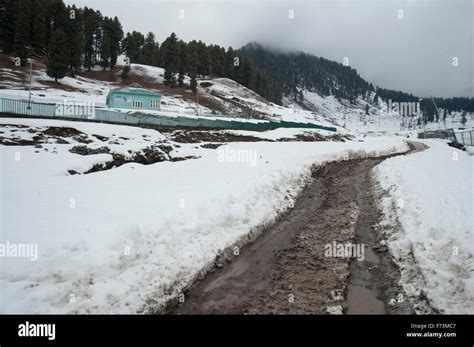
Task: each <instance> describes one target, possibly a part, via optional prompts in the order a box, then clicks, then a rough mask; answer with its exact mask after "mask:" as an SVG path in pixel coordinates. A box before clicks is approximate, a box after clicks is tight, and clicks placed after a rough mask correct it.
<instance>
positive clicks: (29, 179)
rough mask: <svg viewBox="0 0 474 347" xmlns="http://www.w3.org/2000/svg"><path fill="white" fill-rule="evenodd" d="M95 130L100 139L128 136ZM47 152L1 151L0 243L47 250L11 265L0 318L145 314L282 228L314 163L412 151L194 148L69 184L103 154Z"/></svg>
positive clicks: (334, 146) (7, 263)
mask: <svg viewBox="0 0 474 347" xmlns="http://www.w3.org/2000/svg"><path fill="white" fill-rule="evenodd" d="M16 121H17V122H24V123H25V124H28V122H29V121H31V120H16ZM40 121H42V120H34V122H40ZM43 121H45V120H43ZM5 122H6V123H9V122H10V121H9V120H6V121H5ZM45 122H46V121H45ZM48 122H50V121H48ZM65 123H68V122H65ZM35 125H38V123H35ZM68 125H69V123H68ZM73 125H74V126H78V124H77V123H74V124H73ZM89 126H91V125H86V127H89ZM93 126H94V127H95V128H94V134H99V135H100V134H102V132H104V133H105V134H109V133H110V132H111V131H113V133H114V134H117V133H118V131H119V130H117V129H119V128H120V126H111V125H102V124H94V125H93ZM78 127H79V126H78ZM111 127H114V129H115V130H111ZM79 128H80V129H81V130H83V131H85V130H86V129H84V128H82V127H79ZM124 128H129V127H124ZM135 129H136V131H143V132H144V133H147V132H149V131H150V130H146V129H139V128H135ZM128 137H130V134H129V135H128ZM44 146H55V147H56V151H57V153H56V154H55V153H51V151H50V152H45V151H43V150H40V151H38V152H39V153H36V152H37V151H35V149H34V148H32V147H28V146H22V147H20V146H0V151H1V162H2V165H1V200H0V201H1V208H0V213H1V219H0V220H1V222H0V223H1V224H0V226H1V230H2V232H1V235H0V241H1V242H2V243H6V242H10V243H16V244H19V243H26V244H36V245H37V246H38V259H37V260H36V261H31V260H30V259H26V258H4V259H2V268H1V274H0V288H1V295H0V308H1V309H0V311H1V312H3V313H6V312H8V313H136V312H147V310H149V309H153V308H156V307H158V306H160V305H162V304H163V303H164V302H165V301H166V300H167V299H169V298H170V297H173V296H176V295H178V293H179V291H180V290H181V289H182V288H183V287H184V286H186V285H187V284H188V283H189V281H190V280H191V279H192V278H193V277H194V276H195V275H196V274H197V273H198V272H199V271H200V270H201V269H203V268H205V267H206V266H208V265H209V264H211V263H212V262H213V261H214V259H215V257H216V255H217V254H218V252H219V251H220V250H223V249H224V248H226V247H229V246H232V245H233V244H234V243H235V242H236V241H238V240H239V239H241V238H243V237H245V236H246V235H247V234H248V233H249V232H250V231H251V230H252V229H254V228H255V227H258V226H261V225H265V224H268V223H271V222H273V221H274V220H275V218H276V216H277V215H278V212H279V211H281V210H284V209H286V208H288V207H289V206H290V205H291V203H292V199H294V198H295V197H296V196H297V194H298V193H299V191H300V190H301V187H302V186H303V185H304V184H305V183H307V182H308V180H310V177H311V176H310V172H311V165H312V164H314V163H322V162H324V161H327V160H334V159H338V158H342V157H344V155H345V154H344V153H345V152H346V151H348V150H352V151H364V152H374V153H382V152H383V153H385V152H393V151H404V150H406V149H407V147H406V144H405V143H404V142H403V141H402V140H401V139H400V138H388V137H387V138H383V137H380V138H371V139H366V140H365V141H364V142H358V141H357V142H344V143H341V142H338V143H335V142H318V143H303V142H293V143H267V142H257V143H232V144H231V145H226V146H222V147H220V148H219V149H217V150H212V149H204V148H199V149H196V152H198V153H199V155H200V156H201V158H200V159H196V160H186V161H181V162H161V163H157V164H153V165H147V166H142V165H139V164H126V165H122V166H120V167H118V168H115V169H112V170H107V171H102V172H96V173H93V174H88V175H74V176H68V175H67V174H66V173H65V169H66V168H67V167H68V166H72V167H74V165H79V164H81V163H82V164H84V162H83V161H84V160H94V158H95V157H96V156H94V155H92V156H88V157H86V158H85V157H82V156H79V155H74V154H71V153H69V152H68V151H67V148H69V147H68V145H63V146H65V147H64V148H63V147H62V146H61V145H58V144H51V145H50V144H45V145H44ZM190 146H192V144H190ZM183 148H184V147H183ZM18 152H19V153H21V160H15V159H16V153H18ZM75 158H76V159H75ZM75 160H77V161H75Z"/></svg>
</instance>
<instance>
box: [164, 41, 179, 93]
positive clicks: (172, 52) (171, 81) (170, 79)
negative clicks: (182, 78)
mask: <svg viewBox="0 0 474 347" xmlns="http://www.w3.org/2000/svg"><path fill="white" fill-rule="evenodd" d="M177 50H178V37H177V36H176V34H175V33H172V34H171V35H170V36H169V37H168V38H167V39H166V40H165V41H164V42H163V44H162V45H161V48H160V51H161V59H162V64H163V67H164V69H165V76H164V78H165V85H167V86H171V87H173V86H174V85H175V84H176V78H175V74H176V72H177V70H178V54H177Z"/></svg>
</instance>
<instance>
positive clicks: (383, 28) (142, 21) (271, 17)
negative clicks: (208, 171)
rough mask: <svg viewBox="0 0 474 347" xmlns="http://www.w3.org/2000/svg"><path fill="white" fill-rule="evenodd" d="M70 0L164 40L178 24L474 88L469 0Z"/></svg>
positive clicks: (202, 33) (452, 88)
mask: <svg viewBox="0 0 474 347" xmlns="http://www.w3.org/2000/svg"><path fill="white" fill-rule="evenodd" d="M65 2H66V3H67V4H76V5H77V6H89V7H92V8H95V9H98V10H100V11H101V12H102V13H103V14H104V15H107V16H118V17H119V18H120V20H121V21H122V23H123V25H124V30H125V31H132V30H137V31H141V32H148V31H153V32H154V33H155V34H156V36H157V39H158V40H160V41H163V40H164V39H165V38H166V37H167V36H168V35H169V34H170V33H171V32H176V34H177V35H178V36H179V37H180V38H182V39H183V40H185V41H189V40H192V39H197V40H202V41H204V42H206V43H215V44H219V45H221V46H225V47H227V46H232V47H233V48H239V47H241V46H243V45H245V44H247V43H248V42H251V41H257V42H260V43H263V44H266V45H270V46H272V47H275V48H277V49H282V50H300V51H304V52H308V53H312V54H314V55H317V56H321V57H325V58H327V59H331V60H335V61H337V62H342V61H343V59H344V58H345V57H347V58H348V62H349V64H350V65H351V66H352V67H353V68H355V69H357V71H358V72H359V73H360V75H361V76H362V77H363V78H365V79H366V80H369V81H371V82H372V83H374V84H375V85H380V86H383V87H385V88H390V89H397V90H404V91H406V92H410V93H413V94H416V95H420V96H444V97H450V96H472V95H473V87H472V75H473V71H472V66H473V57H472V51H473V49H472V41H473V23H472V16H473V6H472V1H470V0H454V1H437V0H436V1H416V2H413V1H390V2H389V1H381V2H375V1H368V0H367V1H339V0H336V1H257V0H255V1H245V0H244V1H159V0H137V1H133V5H132V2H130V1H125V0H66V1H65ZM131 6H133V11H130V8H131ZM456 61H457V66H453V62H456Z"/></svg>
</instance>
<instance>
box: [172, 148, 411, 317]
mask: <svg viewBox="0 0 474 347" xmlns="http://www.w3.org/2000/svg"><path fill="white" fill-rule="evenodd" d="M410 146H411V147H412V150H413V149H415V148H414V145H413V144H410ZM385 158H386V157H379V158H365V159H352V160H347V161H340V162H332V163H329V164H327V165H325V166H323V167H319V168H315V170H314V172H313V177H314V181H313V182H312V183H311V184H310V185H309V186H308V187H307V188H306V189H305V190H304V191H303V193H302V194H301V196H300V197H299V199H298V200H297V201H296V203H295V205H294V208H293V209H292V210H291V211H290V212H289V213H287V214H285V215H284V216H282V218H281V219H280V220H279V221H278V222H277V223H275V224H274V225H273V226H271V227H270V228H269V229H268V230H266V231H265V232H264V233H263V234H262V235H261V236H260V237H259V238H258V239H257V240H256V241H255V242H253V243H251V244H249V245H248V246H247V247H245V248H243V249H241V250H240V252H239V254H238V255H236V256H235V258H234V259H233V261H231V262H230V257H228V258H227V260H228V261H229V262H228V263H225V262H224V261H223V259H222V257H221V258H219V259H218V260H216V267H215V268H214V270H215V271H214V272H212V273H209V274H208V275H207V276H205V277H204V278H203V279H202V280H201V281H199V282H196V283H195V284H194V285H192V286H191V287H190V288H188V290H187V291H186V292H185V300H184V302H183V303H178V302H175V303H174V305H175V306H170V307H168V312H172V313H176V314H242V313H243V314H327V313H412V312H413V309H412V307H411V306H410V304H409V303H408V302H406V301H404V302H401V303H397V304H396V305H393V306H392V305H388V302H389V299H391V298H393V297H397V295H398V294H399V293H402V292H403V291H402V289H401V288H400V287H399V286H398V284H397V283H398V279H399V272H398V268H397V267H396V265H395V264H394V263H393V262H392V260H391V256H390V254H389V253H388V251H387V250H386V249H384V248H380V247H379V245H378V240H377V236H376V235H375V233H374V232H373V230H372V225H373V224H375V223H377V222H378V221H380V220H381V215H380V213H379V211H378V209H377V207H376V206H375V203H374V199H373V196H372V188H373V187H372V181H371V176H370V170H371V169H372V168H373V167H374V166H375V165H377V164H378V163H380V162H381V161H382V160H384V159H385ZM333 242H336V243H337V244H353V245H355V244H362V245H364V250H365V257H364V258H363V260H360V261H359V260H357V259H356V258H355V257H352V256H349V257H347V256H344V257H338V256H328V255H327V253H326V250H327V245H329V244H332V243H333Z"/></svg>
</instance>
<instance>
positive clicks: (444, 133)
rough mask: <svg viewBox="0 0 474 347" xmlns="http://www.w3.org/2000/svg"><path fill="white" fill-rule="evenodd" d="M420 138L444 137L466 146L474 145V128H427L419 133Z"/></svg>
mask: <svg viewBox="0 0 474 347" xmlns="http://www.w3.org/2000/svg"><path fill="white" fill-rule="evenodd" d="M418 138H420V139H444V140H450V141H451V142H455V143H459V144H462V145H465V146H474V130H473V129H471V130H457V131H454V129H444V130H427V131H423V132H420V133H418Z"/></svg>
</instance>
